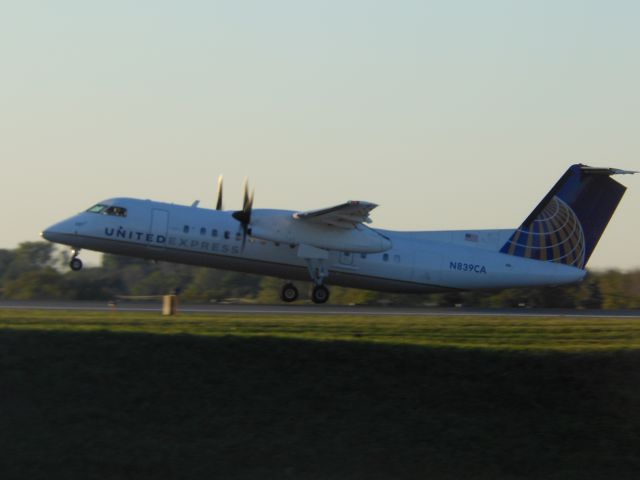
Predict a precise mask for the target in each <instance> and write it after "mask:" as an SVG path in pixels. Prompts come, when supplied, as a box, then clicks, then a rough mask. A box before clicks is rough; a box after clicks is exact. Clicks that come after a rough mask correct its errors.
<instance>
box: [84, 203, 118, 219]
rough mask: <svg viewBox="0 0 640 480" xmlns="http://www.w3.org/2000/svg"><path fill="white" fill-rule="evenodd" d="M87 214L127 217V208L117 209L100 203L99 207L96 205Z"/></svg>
mask: <svg viewBox="0 0 640 480" xmlns="http://www.w3.org/2000/svg"><path fill="white" fill-rule="evenodd" d="M87 212H91V213H101V214H102V215H111V216H114V217H126V216H127V209H126V208H123V207H116V206H111V207H110V206H108V205H103V204H101V203H99V204H98V205H94V206H93V207H91V208H90V209H88V210H87Z"/></svg>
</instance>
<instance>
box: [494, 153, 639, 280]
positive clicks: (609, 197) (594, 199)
mask: <svg viewBox="0 0 640 480" xmlns="http://www.w3.org/2000/svg"><path fill="white" fill-rule="evenodd" d="M618 173H635V172H627V171H623V170H617V169H612V168H593V167H588V166H586V165H581V164H578V165H572V166H571V167H569V170H567V172H566V173H565V174H564V175H563V176H562V177H561V178H560V180H558V182H557V183H556V184H555V186H554V187H553V188H552V189H551V191H550V192H549V193H548V194H547V195H546V196H545V197H544V198H543V199H542V201H541V202H540V204H539V205H538V206H537V207H536V208H535V209H534V210H533V212H531V214H530V215H529V216H528V217H527V219H526V220H525V221H524V222H523V224H522V225H520V227H519V228H518V229H517V230H516V231H515V232H514V234H513V235H512V236H511V238H509V240H508V241H507V243H505V244H504V246H503V247H502V249H501V250H500V251H501V252H502V253H507V254H509V255H516V256H518V257H526V258H532V259H536V260H544V261H550V262H557V263H564V264H567V265H573V266H575V267H578V268H585V266H586V264H587V262H588V261H589V257H591V254H592V253H593V250H594V248H595V247H596V245H597V243H598V240H600V236H601V235H602V232H604V229H605V228H606V227H607V224H608V223H609V219H611V216H612V215H613V212H614V211H615V209H616V207H617V206H618V203H619V202H620V199H621V198H622V196H623V195H624V192H625V190H626V187H624V186H623V185H621V184H619V183H618V182H616V181H615V180H613V179H612V178H611V177H610V176H611V175H614V174H618Z"/></svg>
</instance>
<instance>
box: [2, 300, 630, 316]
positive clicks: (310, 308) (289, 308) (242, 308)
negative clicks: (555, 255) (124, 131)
mask: <svg viewBox="0 0 640 480" xmlns="http://www.w3.org/2000/svg"><path fill="white" fill-rule="evenodd" d="M0 309H36V310H85V311H105V312H106V311H113V310H119V311H123V312H160V311H161V302H160V299H158V300H157V301H152V302H131V301H122V302H119V303H117V304H116V305H113V304H109V303H108V302H106V301H105V302H84V301H77V302H70V301H62V302H57V301H18V300H0ZM179 311H180V312H181V313H208V314H211V315H228V314H236V315H242V314H260V315H265V314H266V315H268V314H272V315H333V316H336V315H370V316H512V317H513V316H521V317H557V316H562V317H599V318H640V310H566V309H533V308H531V309H528V308H517V309H515V308H514V309H509V308H501V309H491V308H438V307H393V306H391V307H383V306H380V307H369V306H331V305H300V304H298V305H287V304H283V305H245V304H222V303H217V304H210V305H181V306H180V308H179Z"/></svg>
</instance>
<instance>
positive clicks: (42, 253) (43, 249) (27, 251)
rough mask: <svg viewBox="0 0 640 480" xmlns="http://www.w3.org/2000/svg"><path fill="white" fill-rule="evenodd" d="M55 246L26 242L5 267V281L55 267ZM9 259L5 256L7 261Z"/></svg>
mask: <svg viewBox="0 0 640 480" xmlns="http://www.w3.org/2000/svg"><path fill="white" fill-rule="evenodd" d="M54 249H55V245H54V244H52V243H49V242H24V243H21V244H20V245H18V248H16V249H15V250H13V252H12V255H10V259H9V261H8V263H7V264H6V266H5V270H4V275H3V279H4V281H8V280H15V279H16V278H18V277H19V276H20V275H22V274H23V273H26V272H35V271H38V270H41V269H44V268H47V267H53V266H54V265H55V263H56V262H55V260H54V258H53V252H54ZM7 259H8V257H7V256H5V259H4V260H5V261H7Z"/></svg>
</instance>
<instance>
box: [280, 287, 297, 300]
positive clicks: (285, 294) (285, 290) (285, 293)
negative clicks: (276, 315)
mask: <svg viewBox="0 0 640 480" xmlns="http://www.w3.org/2000/svg"><path fill="white" fill-rule="evenodd" d="M297 299H298V289H297V288H296V286H295V285H294V284H293V283H287V284H286V285H284V286H283V287H282V290H280V300H282V301H283V302H287V303H291V302H295V301H296V300H297Z"/></svg>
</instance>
